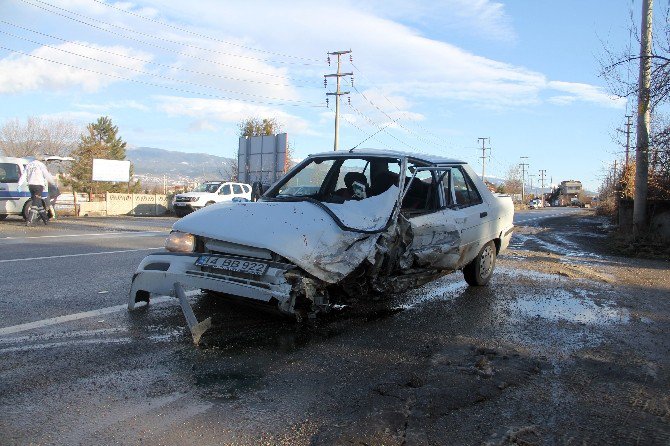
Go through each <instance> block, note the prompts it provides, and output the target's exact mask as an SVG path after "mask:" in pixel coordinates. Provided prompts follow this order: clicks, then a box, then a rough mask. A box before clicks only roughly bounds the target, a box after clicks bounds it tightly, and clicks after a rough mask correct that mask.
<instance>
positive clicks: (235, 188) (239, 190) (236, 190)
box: [233, 184, 244, 195]
mask: <svg viewBox="0 0 670 446" xmlns="http://www.w3.org/2000/svg"><path fill="white" fill-rule="evenodd" d="M233 193H234V194H235V195H240V194H243V193H244V192H242V187H241V186H240V185H239V184H233Z"/></svg>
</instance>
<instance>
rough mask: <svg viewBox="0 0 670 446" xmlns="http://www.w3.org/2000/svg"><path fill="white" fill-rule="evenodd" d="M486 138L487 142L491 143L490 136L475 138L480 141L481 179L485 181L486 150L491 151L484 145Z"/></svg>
mask: <svg viewBox="0 0 670 446" xmlns="http://www.w3.org/2000/svg"><path fill="white" fill-rule="evenodd" d="M486 140H488V141H489V144H491V138H477V141H481V142H482V156H481V159H482V181H486V150H488V151H489V153H491V147H486V146H485V143H486Z"/></svg>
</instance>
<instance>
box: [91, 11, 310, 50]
mask: <svg viewBox="0 0 670 446" xmlns="http://www.w3.org/2000/svg"><path fill="white" fill-rule="evenodd" d="M91 1H94V2H96V3H99V4H101V5H103V6H107V7H108V8H112V9H115V10H117V11H120V12H123V13H124V14H129V15H132V16H134V17H137V18H140V19H142V20H146V21H149V22H152V23H157V24H159V25H161V26H165V27H168V28H171V29H175V30H177V31H181V32H184V33H187V34H190V35H192V36H196V37H202V38H204V39H208V40H212V41H214V42H219V43H225V44H226V45H231V46H236V47H239V48H244V49H246V50H251V51H258V52H260V53H265V54H272V55H274V56H279V57H288V58H291V59H302V60H309V61H312V62H321V60H320V59H314V58H309V57H302V56H294V55H292V54H284V53H276V52H274V51H269V50H262V49H259V48H253V47H250V46H246V45H242V44H239V43H234V42H229V41H227V40H222V39H218V38H216V37H211V36H208V35H206V34H200V33H196V32H194V31H191V30H188V29H186V28H181V27H179V26H176V25H171V24H169V23H165V22H161V21H160V20H156V19H152V18H150V17H146V16H143V15H141V14H137V13H135V12H132V11H128V10H126V9H123V8H119V7H118V6H114V5H112V4H110V3H107V2H103V1H100V0H91Z"/></svg>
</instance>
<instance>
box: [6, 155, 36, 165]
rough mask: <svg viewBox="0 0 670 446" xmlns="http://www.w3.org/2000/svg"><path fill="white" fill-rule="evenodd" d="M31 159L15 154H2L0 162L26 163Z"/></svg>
mask: <svg viewBox="0 0 670 446" xmlns="http://www.w3.org/2000/svg"><path fill="white" fill-rule="evenodd" d="M28 161H29V160H27V159H25V158H15V157H13V156H0V163H17V164H26V163H28Z"/></svg>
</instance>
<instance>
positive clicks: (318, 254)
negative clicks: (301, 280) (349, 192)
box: [173, 186, 399, 283]
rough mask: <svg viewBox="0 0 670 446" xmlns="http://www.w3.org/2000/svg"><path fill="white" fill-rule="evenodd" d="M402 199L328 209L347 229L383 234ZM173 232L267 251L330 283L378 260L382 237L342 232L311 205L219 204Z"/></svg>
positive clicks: (393, 195)
mask: <svg viewBox="0 0 670 446" xmlns="http://www.w3.org/2000/svg"><path fill="white" fill-rule="evenodd" d="M398 195H399V189H398V188H397V187H395V186H392V187H391V188H390V189H389V190H387V191H386V192H384V193H383V194H380V195H378V196H375V197H370V198H367V199H365V200H361V201H347V202H345V203H343V204H332V203H324V204H325V205H326V206H327V207H328V209H330V211H332V213H333V214H335V215H336V216H337V217H338V218H339V219H340V221H341V222H342V224H343V225H345V226H348V227H350V228H356V229H360V230H365V231H380V232H383V230H384V228H385V226H386V223H387V222H388V220H389V217H390V216H391V214H392V212H393V209H394V207H395V204H396V202H397V199H398ZM173 229H174V230H176V231H181V232H188V233H191V234H195V235H199V236H203V237H208V238H212V239H216V240H222V241H227V242H231V243H237V244H240V245H246V246H252V247H255V248H262V249H268V250H270V251H273V252H275V253H277V254H279V255H281V256H283V257H285V258H286V259H288V260H290V261H291V262H293V263H295V264H296V265H298V266H299V267H301V268H302V269H304V270H305V271H307V272H308V273H310V274H312V275H314V276H315V277H318V278H319V279H321V280H324V281H326V282H329V283H336V282H338V281H339V280H341V279H343V278H344V277H346V276H347V275H348V274H349V273H351V272H352V271H353V270H354V269H355V268H356V267H357V266H358V265H360V264H361V262H363V260H365V258H367V257H369V256H374V254H375V244H376V242H377V239H378V238H379V235H380V233H375V234H364V233H360V232H354V231H349V230H344V229H342V228H340V226H338V225H337V223H336V222H335V220H334V219H333V218H332V217H331V216H330V215H329V214H328V212H327V211H326V210H324V209H322V208H321V207H319V206H318V205H316V204H313V203H310V202H308V201H293V202H291V201H260V202H256V203H248V202H241V203H219V204H215V205H211V206H208V207H205V208H204V209H202V210H199V211H198V212H194V213H192V214H189V215H187V216H186V217H184V218H182V219H181V220H179V221H178V222H176V223H175V224H174V226H173ZM371 258H372V257H371Z"/></svg>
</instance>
